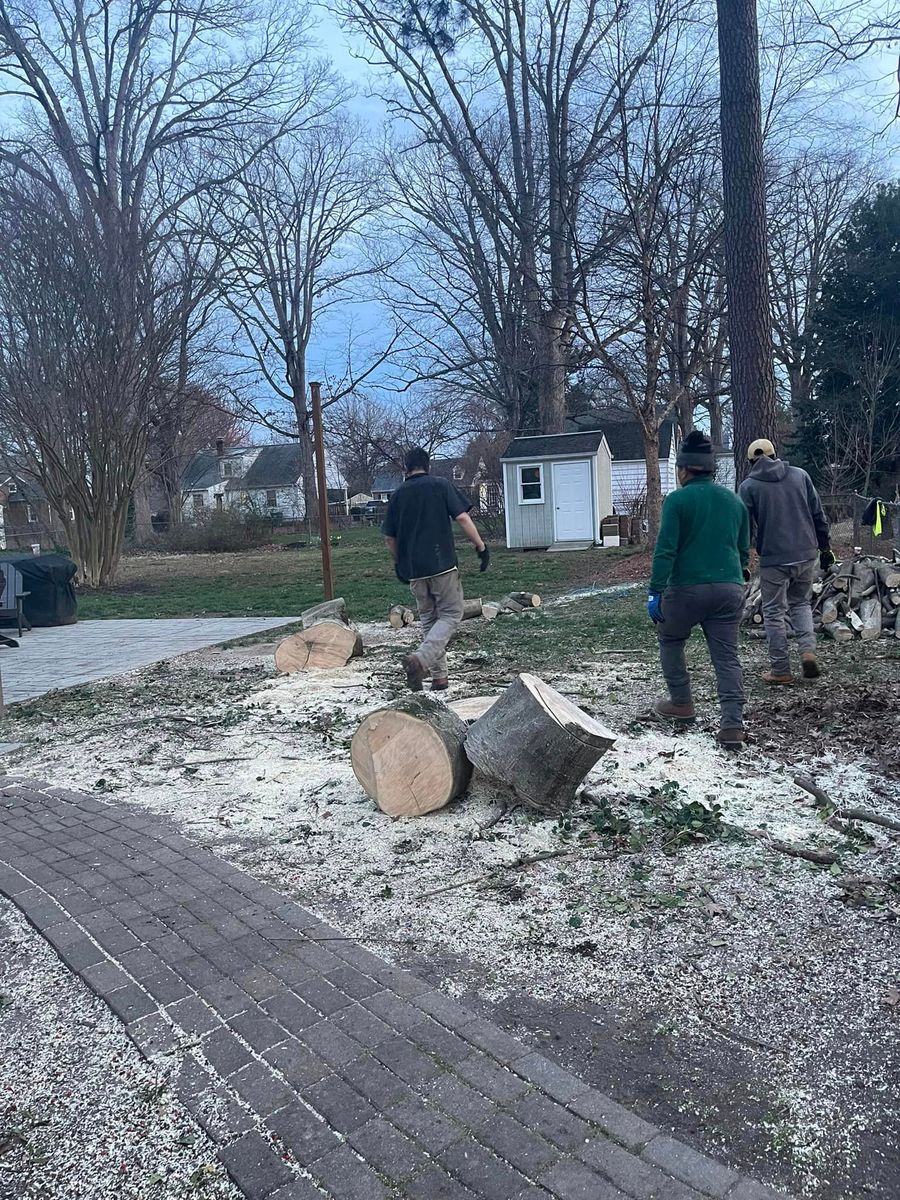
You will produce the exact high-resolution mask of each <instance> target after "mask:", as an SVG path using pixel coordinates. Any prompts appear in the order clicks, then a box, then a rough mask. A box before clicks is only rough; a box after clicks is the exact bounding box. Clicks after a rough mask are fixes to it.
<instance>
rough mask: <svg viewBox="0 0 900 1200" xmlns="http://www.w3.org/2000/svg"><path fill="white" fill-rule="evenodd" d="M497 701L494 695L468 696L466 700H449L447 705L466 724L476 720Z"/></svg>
mask: <svg viewBox="0 0 900 1200" xmlns="http://www.w3.org/2000/svg"><path fill="white" fill-rule="evenodd" d="M496 703H497V697H496V696H469V698H468V699H466V700H451V701H450V703H449V704H448V705H447V707H448V708H449V709H450V710H451V711H452V712H455V713H456V715H457V716H458V717H459V718H460V719H461V720H463V721H465V723H466V724H467V725H471V724H472V722H473V721H477V720H478V718H479V717H483V716H484V714H485V713H486V712H487V711H488V710H489V709H491V708H493V707H494V705H495V704H496Z"/></svg>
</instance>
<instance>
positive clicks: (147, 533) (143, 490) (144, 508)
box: [134, 472, 153, 546]
mask: <svg viewBox="0 0 900 1200" xmlns="http://www.w3.org/2000/svg"><path fill="white" fill-rule="evenodd" d="M152 541H153V513H152V512H151V509H150V474H149V472H145V473H144V474H143V475H142V477H141V479H140V481H139V482H138V485H137V487H136V488H135V489H134V542H135V545H136V546H146V545H148V543H150V542H152Z"/></svg>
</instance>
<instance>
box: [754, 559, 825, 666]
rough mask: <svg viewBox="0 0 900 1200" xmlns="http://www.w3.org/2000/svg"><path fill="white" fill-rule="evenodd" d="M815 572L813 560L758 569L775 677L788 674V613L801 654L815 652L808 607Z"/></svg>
mask: <svg viewBox="0 0 900 1200" xmlns="http://www.w3.org/2000/svg"><path fill="white" fill-rule="evenodd" d="M815 571H816V560H815V559H814V558H811V559H810V560H809V561H808V562H802V563H791V565H790V566H787V567H760V570H759V585H760V589H761V590H762V613H763V622H764V624H765V627H766V637H767V638H768V640H769V660H770V661H771V663H772V670H773V671H774V672H775V674H776V675H789V674H790V671H791V658H790V655H789V653H788V639H787V626H786V624H785V618H786V617H787V615H788V613H790V616H791V625H792V626H793V629H794V633H796V635H797V645H798V646H799V647H800V653H801V654H808V653H810V652H812V653H814V652H815V649H816V633H815V630H814V629H813V615H812V607H811V604H810V601H811V599H812V585H813V576H814V575H815Z"/></svg>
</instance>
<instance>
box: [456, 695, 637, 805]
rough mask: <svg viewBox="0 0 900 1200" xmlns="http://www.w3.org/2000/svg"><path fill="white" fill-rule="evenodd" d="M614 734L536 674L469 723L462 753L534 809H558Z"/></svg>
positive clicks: (570, 801) (613, 740) (608, 745)
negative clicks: (464, 751)
mask: <svg viewBox="0 0 900 1200" xmlns="http://www.w3.org/2000/svg"><path fill="white" fill-rule="evenodd" d="M615 740H616V735H615V734H614V733H612V732H611V730H609V729H607V728H606V726H605V725H601V724H600V722H599V721H595V720H594V718H593V717H590V716H588V714H587V713H586V712H582V710H581V709H580V708H578V707H577V706H576V705H574V704H573V703H572V701H571V700H567V699H566V697H565V696H562V695H560V693H559V692H557V691H556V690H555V689H554V688H552V687H550V686H549V685H548V684H546V683H544V682H543V680H540V679H538V678H537V677H536V676H534V675H520V676H519V677H518V679H516V680H515V681H514V682H513V683H511V684H510V686H509V687H508V688H507V689H506V691H505V692H503V694H502V695H501V696H500V697H499V699H498V700H497V702H496V704H494V705H493V706H492V707H491V708H490V710H489V711H488V712H487V713H485V715H484V716H483V717H481V718H480V719H479V720H477V721H475V723H474V724H473V725H472V726H470V728H469V732H468V735H467V737H466V754H467V755H468V756H469V759H470V760H471V762H472V764H473V765H474V766H475V767H476V768H477V769H478V770H479V771H480V772H481V773H482V775H484V776H486V777H487V778H488V779H491V780H493V781H494V782H495V783H499V784H502V785H504V786H506V787H508V788H510V789H511V790H512V791H513V792H514V793H515V795H516V796H517V797H518V798H519V799H520V800H521V801H522V803H523V804H526V805H528V807H530V808H533V809H535V810H536V811H537V812H541V813H548V814H558V813H561V812H563V811H564V810H565V809H567V808H568V807H569V805H570V804H571V803H572V801H573V800H574V799H575V792H576V790H577V788H578V787H579V785H580V784H581V783H582V782H583V780H584V777H585V775H587V773H588V771H590V769H591V767H593V765H594V763H596V762H597V760H598V759H599V758H600V757H601V755H603V754H604V753H605V752H606V751H607V750H608V749H609V748H610V746H612V745H613V743H614V742H615Z"/></svg>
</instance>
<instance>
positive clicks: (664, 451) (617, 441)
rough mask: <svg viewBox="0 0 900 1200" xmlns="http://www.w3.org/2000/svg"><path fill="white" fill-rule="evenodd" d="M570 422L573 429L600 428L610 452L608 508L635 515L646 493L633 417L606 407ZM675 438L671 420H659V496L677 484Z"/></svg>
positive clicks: (637, 426)
mask: <svg viewBox="0 0 900 1200" xmlns="http://www.w3.org/2000/svg"><path fill="white" fill-rule="evenodd" d="M570 424H571V425H572V427H573V429H576V430H577V429H582V430H587V429H588V428H591V429H595V430H596V429H602V430H603V432H604V433H605V434H606V441H607V444H608V446H609V450H610V453H611V454H612V499H613V509H612V511H613V512H616V513H621V514H623V515H625V516H639V515H640V514H641V512H642V511H643V507H644V503H645V501H646V495H647V460H646V457H645V455H644V439H643V437H642V436H641V427H640V424H639V423H638V420H637V418H636V417H635V416H634V414H633V413H631V412H629V411H628V410H627V409H618V408H610V409H602V410H600V411H598V412H594V413H591V414H587V415H585V416H582V417H578V418H576V419H575V420H573V421H571V422H570ZM678 441H679V438H678V433H677V426H676V424H675V422H674V421H673V420H667V421H663V423H662V425H661V426H660V429H659V480H660V488H661V490H662V494H663V496H667V495H668V494H669V492H674V490H675V489H676V487H677V486H678V472H677V468H676V466H675V456H676V454H677V453H678Z"/></svg>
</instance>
